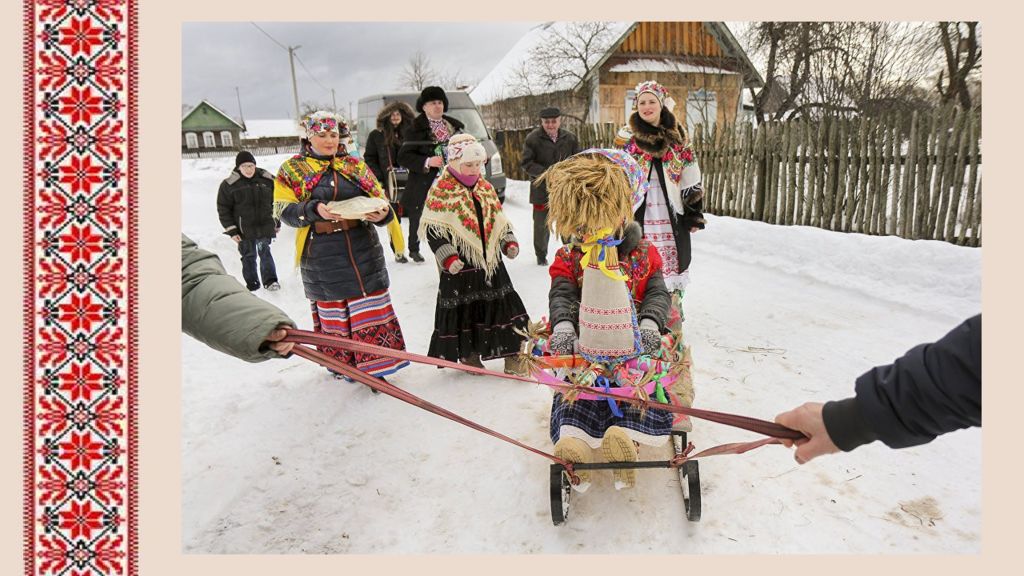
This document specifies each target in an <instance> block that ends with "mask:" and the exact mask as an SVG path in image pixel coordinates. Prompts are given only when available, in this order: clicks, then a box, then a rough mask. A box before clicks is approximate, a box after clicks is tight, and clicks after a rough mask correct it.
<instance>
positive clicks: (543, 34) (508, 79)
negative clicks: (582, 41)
mask: <svg viewBox="0 0 1024 576" xmlns="http://www.w3.org/2000/svg"><path fill="white" fill-rule="evenodd" d="M572 24H573V22H545V23H544V24H538V25H537V26H534V27H533V28H531V29H530V31H529V32H527V33H526V34H524V35H523V37H522V38H520V39H519V42H516V44H515V46H513V47H512V49H511V50H509V51H508V52H507V53H506V54H505V57H504V58H502V59H501V61H500V62H498V64H497V65H496V66H495V67H494V68H493V69H492V70H491V71H490V73H489V74H487V76H485V77H484V79H483V80H481V81H480V83H479V84H477V86H476V87H475V88H473V91H472V92H470V96H471V97H472V98H473V102H475V103H476V104H477V105H483V104H491V103H493V102H495V101H497V100H501V99H504V98H509V97H511V96H513V95H514V94H513V93H512V83H513V78H514V77H515V76H516V73H517V71H519V70H520V69H521V68H522V67H523V64H524V63H525V62H526V61H527V60H529V58H530V51H531V50H533V48H534V47H536V46H539V45H540V44H541V42H543V41H544V39H545V38H548V37H549V35H550V33H551V32H554V31H564V30H567V29H568V27H569V26H570V25H572ZM607 24H608V25H609V28H610V31H611V35H610V38H611V40H612V41H611V44H610V45H609V46H608V48H609V49H610V48H612V47H614V46H618V45H619V43H621V42H622V40H623V36H624V35H625V34H626V33H627V32H628V31H629V30H630V29H631V28H632V27H633V24H635V23H634V22H608V23H607ZM601 55H602V56H603V55H604V54H601ZM526 71H527V73H528V74H530V78H529V81H530V87H531V88H532V89H533V91H534V93H536V94H545V93H549V92H557V91H559V90H568V89H570V88H572V87H573V86H574V85H575V84H576V82H575V80H573V79H571V78H568V79H566V80H564V81H562V82H560V83H557V84H545V83H544V82H543V81H541V79H540V77H539V74H536V73H531V72H533V71H532V70H531V69H530V68H528V67H526Z"/></svg>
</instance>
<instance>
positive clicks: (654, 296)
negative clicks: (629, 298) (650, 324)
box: [637, 270, 672, 331]
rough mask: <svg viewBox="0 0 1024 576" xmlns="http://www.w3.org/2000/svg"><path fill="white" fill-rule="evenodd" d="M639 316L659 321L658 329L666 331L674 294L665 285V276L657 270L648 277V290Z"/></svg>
mask: <svg viewBox="0 0 1024 576" xmlns="http://www.w3.org/2000/svg"><path fill="white" fill-rule="evenodd" d="M639 308H640V309H639V311H638V312H637V318H638V319H640V320H642V319H644V318H650V319H651V320H654V321H655V322H657V323H658V330H661V331H664V330H665V324H666V323H667V322H668V317H669V314H670V312H669V311H670V310H671V308H672V294H671V293H669V291H668V288H667V287H666V285H665V277H664V276H663V275H662V274H661V270H657V271H655V272H654V274H652V275H651V277H650V278H648V279H647V290H646V291H644V299H643V302H641V303H640V307H639Z"/></svg>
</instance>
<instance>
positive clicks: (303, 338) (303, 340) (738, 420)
mask: <svg viewBox="0 0 1024 576" xmlns="http://www.w3.org/2000/svg"><path fill="white" fill-rule="evenodd" d="M286 331H287V335H286V336H285V338H284V339H283V340H282V341H283V342H295V343H297V344H313V345H317V346H330V347H333V348H342V349H344V350H348V351H351V352H360V353H363V354H374V355H376V356H384V357H387V358H396V359H401V360H408V361H410V362H416V363H419V364H428V365H431V366H441V367H444V368H454V369H456V370H462V371H463V372H469V373H471V374H482V375H486V376H495V377H498V378H506V379H509V380H519V381H521V382H529V383H531V384H540V385H542V386H550V387H552V388H559V389H561V390H563V391H568V390H571V389H572V386H569V385H568V384H566V385H564V386H559V385H555V384H546V383H543V382H540V381H538V380H536V379H535V378H530V377H527V376H518V375H515V374H505V373H504V372H495V371H493V370H487V369H486V368H475V367H473V366H466V365H465V364H457V363H455V362H450V361H448V360H442V359H440V358H432V357H430V356H423V355H420V354H413V353H411V352H406V351H404V350H395V349H392V348H385V347H382V346H375V345H373V344H366V343H365V342H356V341H354V340H350V339H348V338H342V337H340V336H332V335H329V334H322V333H317V332H310V331H307V330H293V329H286ZM360 382H362V381H361V380H360ZM587 392H588V393H592V394H595V395H597V396H603V397H607V398H612V399H614V400H618V401H622V402H630V403H631V404H633V405H635V406H643V407H646V408H653V409H657V410H665V411H667V412H675V413H679V414H686V415H687V416H693V417H694V418H700V419H701V420H707V421H709V422H717V423H719V424H725V425H726V426H732V427H735V428H741V429H743V430H748V431H750V432H756V433H758V434H762V435H764V436H769V437H772V438H782V439H787V440H802V439H804V438H806V437H805V436H804V435H803V433H802V432H799V431H797V430H793V429H792V428H787V427H785V426H783V425H781V424H776V423H775V422H769V421H767V420H760V419H758V418H751V417H749V416H740V415H738V414H728V413H725V412H715V411H712V410H701V409H699V408H688V407H685V406H676V405H674V404H662V403H660V402H652V401H649V400H639V399H624V398H622V397H621V396H614V395H612V394H609V393H606V392H604V391H601V390H598V389H588V390H587Z"/></svg>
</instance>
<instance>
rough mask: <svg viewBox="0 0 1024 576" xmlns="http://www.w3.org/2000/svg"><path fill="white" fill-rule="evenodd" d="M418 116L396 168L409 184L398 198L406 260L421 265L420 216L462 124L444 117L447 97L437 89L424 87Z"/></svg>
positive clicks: (419, 102)
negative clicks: (405, 222) (404, 218)
mask: <svg viewBox="0 0 1024 576" xmlns="http://www.w3.org/2000/svg"><path fill="white" fill-rule="evenodd" d="M416 111H417V112H419V116H417V117H416V118H415V119H414V120H413V122H412V126H409V128H408V129H406V131H405V133H404V134H403V136H402V147H401V149H400V150H399V152H398V164H399V165H400V166H402V167H403V168H406V169H407V170H409V180H408V181H407V182H406V184H405V192H403V194H402V208H403V209H404V210H405V213H406V214H408V215H409V258H412V259H413V261H414V262H423V256H422V255H420V238H419V235H418V234H417V230H419V227H420V216H421V215H422V214H423V202H424V201H425V200H426V198H427V191H428V190H430V185H431V183H432V182H433V181H434V178H437V175H438V173H439V172H440V171H441V167H442V166H444V165H445V162H446V159H445V147H446V146H447V145H448V139H449V138H451V137H452V136H454V135H455V134H458V133H459V132H461V131H462V129H463V128H465V125H464V124H463V123H462V122H459V121H458V120H457V119H455V118H452V117H451V116H448V115H446V114H444V113H445V112H447V111H448V95H447V94H445V92H444V90H443V89H441V88H440V87H438V86H427V87H426V88H424V89H423V91H422V92H420V97H419V98H418V99H417V100H416Z"/></svg>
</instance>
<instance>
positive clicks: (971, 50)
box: [936, 22, 981, 110]
mask: <svg viewBox="0 0 1024 576" xmlns="http://www.w3.org/2000/svg"><path fill="white" fill-rule="evenodd" d="M977 27H978V23H977V22H939V23H938V30H939V41H940V42H941V44H942V51H943V54H944V55H945V57H946V69H945V70H943V71H942V72H941V73H940V74H939V79H938V82H937V84H936V88H937V89H938V91H939V94H940V95H941V96H942V103H943V104H945V103H947V102H952V101H954V100H955V101H956V102H957V103H958V104H959V105H960V107H961V108H963V109H964V110H970V108H971V94H970V91H969V90H968V80H969V78H970V77H971V75H972V73H973V72H974V71H975V70H981V45H980V43H979V42H978V36H977Z"/></svg>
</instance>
